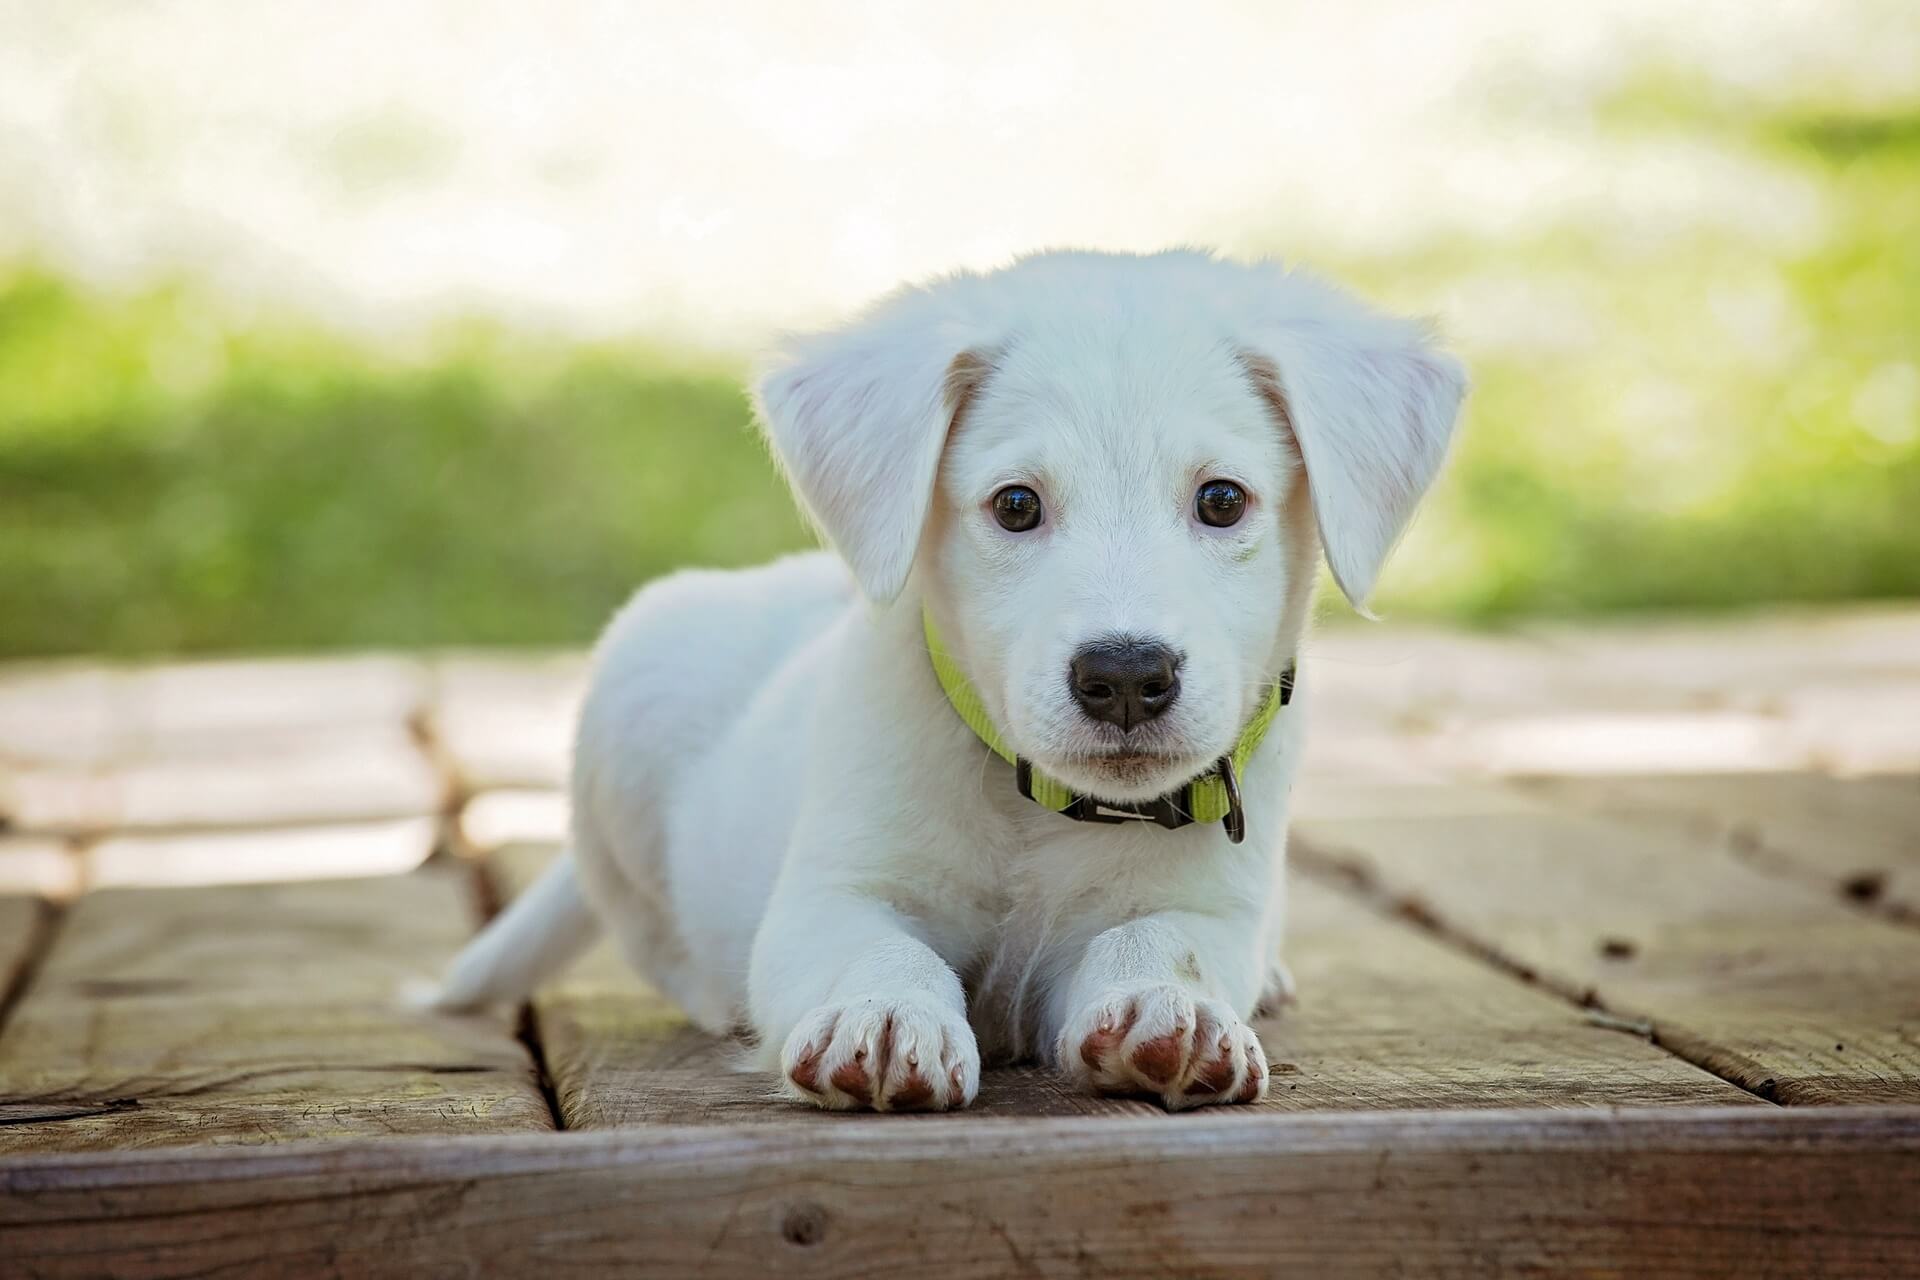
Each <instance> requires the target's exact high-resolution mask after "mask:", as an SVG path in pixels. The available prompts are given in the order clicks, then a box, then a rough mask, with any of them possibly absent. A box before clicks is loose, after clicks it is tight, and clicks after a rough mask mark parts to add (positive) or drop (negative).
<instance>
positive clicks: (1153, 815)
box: [1013, 755, 1247, 844]
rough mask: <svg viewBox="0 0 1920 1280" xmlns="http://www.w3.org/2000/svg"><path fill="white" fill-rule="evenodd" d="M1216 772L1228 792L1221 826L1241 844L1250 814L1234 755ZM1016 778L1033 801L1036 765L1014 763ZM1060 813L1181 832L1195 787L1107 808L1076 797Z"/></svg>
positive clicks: (1188, 823)
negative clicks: (1241, 795) (1242, 796)
mask: <svg viewBox="0 0 1920 1280" xmlns="http://www.w3.org/2000/svg"><path fill="white" fill-rule="evenodd" d="M1212 771H1213V772H1214V773H1217V774H1218V775H1219V776H1220V783H1221V785H1222V786H1224V787H1225V788H1226V791H1227V816H1226V817H1224V818H1222V819H1221V820H1220V825H1221V826H1223V827H1225V828H1226V829H1227V839H1228V841H1229V842H1231V843H1233V844H1239V843H1241V842H1242V841H1244V840H1245V839H1246V838H1247V811H1246V809H1245V808H1244V807H1243V806H1242V805H1241V803H1240V774H1239V771H1238V770H1236V769H1235V768H1234V767H1233V757H1232V756H1231V755H1224V756H1221V757H1220V759H1219V760H1218V761H1216V762H1215V763H1214V766H1213V770H1212ZM1013 777H1014V782H1015V784H1016V785H1017V786H1018V787H1019V788H1020V794H1021V795H1023V796H1025V797H1026V798H1027V799H1029V800H1031V799H1033V765H1032V763H1031V762H1030V761H1028V760H1027V758H1026V757H1025V756H1021V757H1019V758H1017V759H1016V760H1015V761H1014V765H1013ZM1059 812H1060V814H1061V815H1062V816H1064V817H1068V818H1072V819H1073V820H1074V821H1075V822H1099V823H1104V824H1108V825H1114V826H1117V825H1119V824H1120V823H1123V822H1151V823H1154V824H1155V825H1157V826H1160V827H1163V828H1165V829H1166V830H1168V831H1178V830H1179V829H1180V828H1181V827H1185V826H1191V825H1192V823H1193V783H1192V782H1188V783H1186V784H1185V785H1184V786H1182V787H1181V788H1180V789H1179V790H1178V791H1174V792H1170V793H1169V794H1167V795H1164V796H1160V797H1158V798H1156V799H1153V800H1148V801H1144V802H1142V803H1140V804H1107V803H1105V802H1103V801H1100V800H1096V799H1094V798H1093V797H1092V796H1075V797H1074V798H1073V801H1072V802H1071V803H1070V804H1068V805H1067V807H1066V808H1064V809H1061V810H1059Z"/></svg>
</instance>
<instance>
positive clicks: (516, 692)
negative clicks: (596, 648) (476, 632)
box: [428, 654, 587, 792]
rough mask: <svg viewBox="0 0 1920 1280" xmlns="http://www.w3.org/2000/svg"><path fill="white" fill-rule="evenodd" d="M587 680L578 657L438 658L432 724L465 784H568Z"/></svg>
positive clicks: (475, 787)
mask: <svg viewBox="0 0 1920 1280" xmlns="http://www.w3.org/2000/svg"><path fill="white" fill-rule="evenodd" d="M586 679H587V664H586V659H585V657H584V656H582V655H579V654H554V655H550V656H546V657H541V658H527V657H519V658H512V659H503V658H497V657H487V656H480V655H460V654H454V655H449V656H446V657H443V658H441V659H440V660H439V661H438V662H436V663H435V664H434V668H433V699H432V709H431V711H430V713H429V717H428V724H429V725H430V726H431V731H432V735H433V738H434V742H435V744H436V746H437V748H438V750H439V751H440V752H441V753H442V754H443V755H444V756H445V758H446V759H447V760H448V762H449V763H450V764H451V766H452V768H453V770H454V772H455V774H456V775H457V777H458V779H459V783H460V786H461V787H462V789H463V790H464V791H466V792H476V791H483V790H491V789H496V788H536V789H538V788H555V787H561V786H564V785H565V783H566V776H567V761H568V759H569V758H570V757H571V755H572V751H573V730H574V723H575V720H576V718H577V716H578V708H579V705H580V699H581V696H582V694H583V692H584V690H585V687H586Z"/></svg>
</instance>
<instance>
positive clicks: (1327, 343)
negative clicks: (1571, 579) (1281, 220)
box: [756, 252, 1465, 802]
mask: <svg viewBox="0 0 1920 1280" xmlns="http://www.w3.org/2000/svg"><path fill="white" fill-rule="evenodd" d="M1464 387H1465V378H1464V375H1463V374H1462V372H1461V369H1460V367H1459V366H1458V365H1457V364H1456V363H1455V362H1454V361H1453V360H1451V359H1450V358H1448V357H1447V356H1445V355H1444V354H1442V353H1440V352H1438V351H1436V350H1435V349H1434V348H1433V347H1432V346H1431V345H1430V344H1429V341H1428V338H1427V335H1426V333H1425V331H1424V330H1423V329H1422V328H1421V327H1420V326H1419V325H1417V324H1414V323H1411V322H1408V321H1404V320H1399V319H1395V318H1393V317H1390V316H1386V315H1383V314H1380V313H1378V312H1376V311H1373V310H1371V309H1369V308H1367V307H1364V306H1362V305H1361V304H1359V303H1357V302H1355V301H1353V300H1352V299H1350V298H1348V297H1346V296H1345V295H1343V294H1341V293H1340V292H1338V291H1337V290H1335V289H1333V288H1331V287H1329V286H1328V285H1325V284H1323V283H1321V282H1319V281H1317V280H1314V279H1311V278H1308V277H1305V276H1302V275H1300V274H1298V273H1288V272H1285V271H1283V270H1282V269H1280V268H1278V267H1274V266H1265V265H1262V266H1242V265H1238V264H1234V263H1230V262H1223V261H1218V260H1215V259H1213V258H1210V257H1207V256H1205V255H1202V254H1197V253H1187V252H1180V253H1166V254H1159V255H1155V256H1152V257H1131V256H1122V255H1107V254H1082V253H1059V254H1043V255H1039V256H1036V257H1032V258H1027V259H1025V260H1023V261H1021V262H1019V263H1018V264H1016V265H1015V266H1013V267H1010V268H1008V269H1006V270H1004V271H999V272H995V273H992V274H989V275H963V276H957V277H953V278H949V279H946V280H943V281H940V282H938V283H936V284H933V285H931V286H928V287H925V288H916V289H910V290H906V291H904V292H901V293H897V294H895V295H893V296H892V297H890V298H888V299H886V300H885V301H883V302H881V303H880V304H879V305H878V306H876V307H875V308H873V309H872V310H871V311H869V312H868V313H867V314H866V315H864V316H863V317H861V318H860V319H858V320H856V321H855V322H854V323H853V324H851V325H850V326H848V327H847V328H845V329H842V330H839V331H836V332H833V333H828V334H824V335H821V336H818V337H812V338H802V339H797V340H795V341H793V342H791V343H789V344H788V345H787V347H786V349H785V350H784V351H783V352H782V353H781V357H780V358H779V360H778V361H777V362H776V363H775V364H774V365H773V366H772V367H771V368H769V369H768V370H767V371H766V372H765V373H764V374H763V375H762V376H761V377H760V379H759V381H758V384H757V387H756V392H757V401H758V405H759V409H760V414H761V419H762V422H763V423H764V425H765V429H766V431H767V435H768V437H769V439H770V440H771V442H772V444H773V448H774V451H775V452H776V454H778V456H779V457H780V459H781V461H782V462H783V463H784V465H785V467H786V470H787V473H788V476H789V478H790V479H791V481H792V483H793V487H794V490H795V492H796V494H797V495H798V496H799V499H800V502H801V503H802V505H803V506H804V507H805V508H806V510H807V512H808V513H809V515H810V516H811V517H812V519H813V520H814V522H815V523H816V524H817V525H818V526H819V527H820V529H821V530H822V531H823V532H824V534H825V535H826V537H827V538H828V539H829V540H830V541H831V542H832V543H833V545H834V546H835V547H836V548H837V549H838V550H839V551H840V553H841V554H842V555H843V556H844V557H845V558H846V560H847V562H848V564H850V565H851V566H852V568H853V572H854V574H855V576H856V577H857V578H858V579H859V581H860V584H861V586H862V589H863V590H864V591H865V592H866V594H867V596H868V597H869V598H870V599H872V600H873V601H875V602H876V603H879V604H885V603H888V602H891V601H893V600H895V599H896V597H898V596H900V595H901V593H902V591H903V590H905V588H906V587H907V584H908V582H909V580H910V579H911V580H912V582H913V583H914V585H915V587H916V591H915V593H914V594H915V596H916V598H917V599H918V600H919V601H920V602H921V603H924V605H925V606H926V607H927V608H928V609H929V610H930V611H931V612H932V615H933V617H934V619H935V621H936V623H937V624H938V626H939V628H940V630H941V633H942V642H943V645H944V646H945V647H946V648H948V649H950V650H951V651H952V652H953V654H954V656H955V657H956V658H957V659H958V660H959V662H960V664H961V666H962V667H963V668H964V669H965V670H966V672H967V674H968V676H969V677H970V678H971V680H972V681H973V683H974V686H975V688H976V689H977V690H978V691H979V693H980V695H981V697H982V699H983V700H984V702H985V704H986V708H987V711H988V714H989V715H991V716H992V717H993V720H994V723H995V724H996V725H997V726H998V727H999V728H1000V731H1001V733H1002V734H1003V735H1004V736H1005V738H1006V739H1007V741H1008V743H1009V745H1011V746H1012V747H1013V748H1014V749H1015V750H1016V751H1018V752H1019V753H1020V754H1022V755H1024V756H1026V757H1027V758H1028V759H1031V760H1032V761H1033V762H1034V763H1035V764H1036V765H1038V766H1039V767H1040V768H1041V769H1043V770H1044V771H1046V772H1047V773H1049V774H1051V775H1052V776H1054V777H1056V778H1058V779H1060V780H1061V781H1062V782H1065V783H1066V784H1067V785H1069V786H1070V787H1073V788H1074V789H1075V790H1077V791H1081V792H1085V793H1088V794H1092V795H1096V796H1099V797H1101V798H1102V799H1106V800H1112V801H1118V802H1129V801H1139V800H1145V799H1149V798H1151V797H1153V796H1156V795H1159V794H1162V793H1164V792H1166V791H1168V790H1169V789H1171V788H1173V787H1175V786H1177V785H1179V784H1180V783H1181V782H1182V781H1184V780H1185V779H1187V778H1189V777H1191V776H1193V775H1194V774H1196V773H1198V772H1200V771H1201V770H1203V769H1204V768H1205V767H1206V766H1207V765H1209V764H1210V763H1211V762H1212V761H1213V760H1215V759H1216V758H1218V757H1219V756H1220V755H1222V754H1223V753H1225V752H1226V751H1228V750H1230V749H1231V747H1232V746H1233V743H1234V742H1235V740H1236V739H1237V738H1238V736H1239V734H1240V732H1241V730H1242V728H1243V726H1244V725H1245V723H1246V721H1247V720H1248V718H1249V717H1250V716H1251V715H1252V714H1253V712H1254V710H1255V709H1256V708H1257V707H1258V705H1259V702H1260V699H1261V697H1262V695H1263V693H1264V691H1265V690H1266V688H1267V686H1268V684H1269V682H1270V681H1272V680H1273V679H1274V678H1275V677H1276V676H1277V675H1278V673H1279V672H1280V670H1281V669H1283V668H1284V667H1285V666H1286V665H1287V664H1288V662H1289V661H1290V660H1291V658H1292V656H1293V649H1294V646H1295V645H1296V644H1297V642H1298V639H1299V636H1300V632H1301V629H1302V627H1303V626H1304V623H1305V619H1306V615H1307V611H1308V608H1309V598H1310V594H1311V589H1312V582H1313V576H1314V571H1315V567H1316V564H1317V558H1318V553H1319V552H1320V551H1321V550H1322V549H1323V548H1324V551H1325V554H1326V557H1327V561H1328V564H1329V565H1330V566H1331V568H1332V570H1333V575H1334V578H1335V579H1336V580H1337V581H1338V582H1339V584H1340V586H1341V588H1342V590H1344V591H1345V592H1346V594H1347V595H1348V597H1349V598H1351V599H1352V600H1353V601H1354V602H1355V603H1356V604H1358V603H1361V602H1363V601H1364V600H1365V598H1366V596H1367V594H1368V592H1369V590H1370V589H1371V588H1372V585H1373V582H1374V578H1375V576H1376V575H1377V574H1378V572H1379V570H1380V567H1381V564H1382V562H1383V561H1384V560H1385V558H1386V555H1387V553H1388V551H1389V550H1390V549H1391V548H1392V545H1393V543H1394V541H1395V540H1396V539H1397V538H1398V536H1399V534H1400V532H1401V530H1402V529H1403V528H1404V527H1405V525H1406V523H1407V521H1408V519H1409V518H1410V517H1411V515H1412V514H1413V509H1414V506H1415V504H1416V503H1417V502H1418V501H1419V499H1420V496H1421V494H1422V493H1423V492H1424V491H1425V490H1426V488H1427V486H1428V484H1429V483H1430V482H1431V481H1432V479H1433V477H1434V475H1435V473H1436V472H1437V471H1438V470H1439V467H1440V464H1441V461H1442V459H1443V458H1444V456H1445V453H1446V448H1447V441H1448V438H1449V436H1450V435H1451V433H1452V429H1453V422H1454V416H1455V413H1456V411H1457V409H1458V406H1459V402H1460V398H1461V395H1462V392H1463V390H1464Z"/></svg>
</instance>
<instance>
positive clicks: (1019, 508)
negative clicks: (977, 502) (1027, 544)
mask: <svg viewBox="0 0 1920 1280" xmlns="http://www.w3.org/2000/svg"><path fill="white" fill-rule="evenodd" d="M993 518H994V519H995V520H998V521H999V522H1000V527H1001V528H1002V529H1005V530H1007V531H1008V532H1010V533H1025V532H1026V531H1027V530H1029V529H1031V528H1033V527H1034V526H1035V525H1037V524H1039V523H1040V495H1039V494H1037V493H1035V492H1034V491H1033V490H1031V489H1029V488H1027V486H1025V485H1023V484H1010V485H1008V486H1007V487H1006V488H1004V489H1002V490H1000V492H998V493H996V494H994V495H993Z"/></svg>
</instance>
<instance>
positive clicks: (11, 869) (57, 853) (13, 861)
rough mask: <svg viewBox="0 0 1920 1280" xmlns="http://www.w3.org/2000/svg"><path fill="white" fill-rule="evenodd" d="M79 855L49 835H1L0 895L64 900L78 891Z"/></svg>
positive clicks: (69, 845) (79, 874)
mask: <svg viewBox="0 0 1920 1280" xmlns="http://www.w3.org/2000/svg"><path fill="white" fill-rule="evenodd" d="M80 881H81V860H80V854H79V851H78V850H77V849H75V848H74V846H73V844H72V843H71V842H70V841H66V840H61V839H58V838H55V837H51V836H19V837H9V836H0V894H7V893H18V894H26V895H29V896H34V897H42V898H55V899H60V900H65V899H67V898H71V897H73V896H74V895H75V894H77V893H79V892H80Z"/></svg>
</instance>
